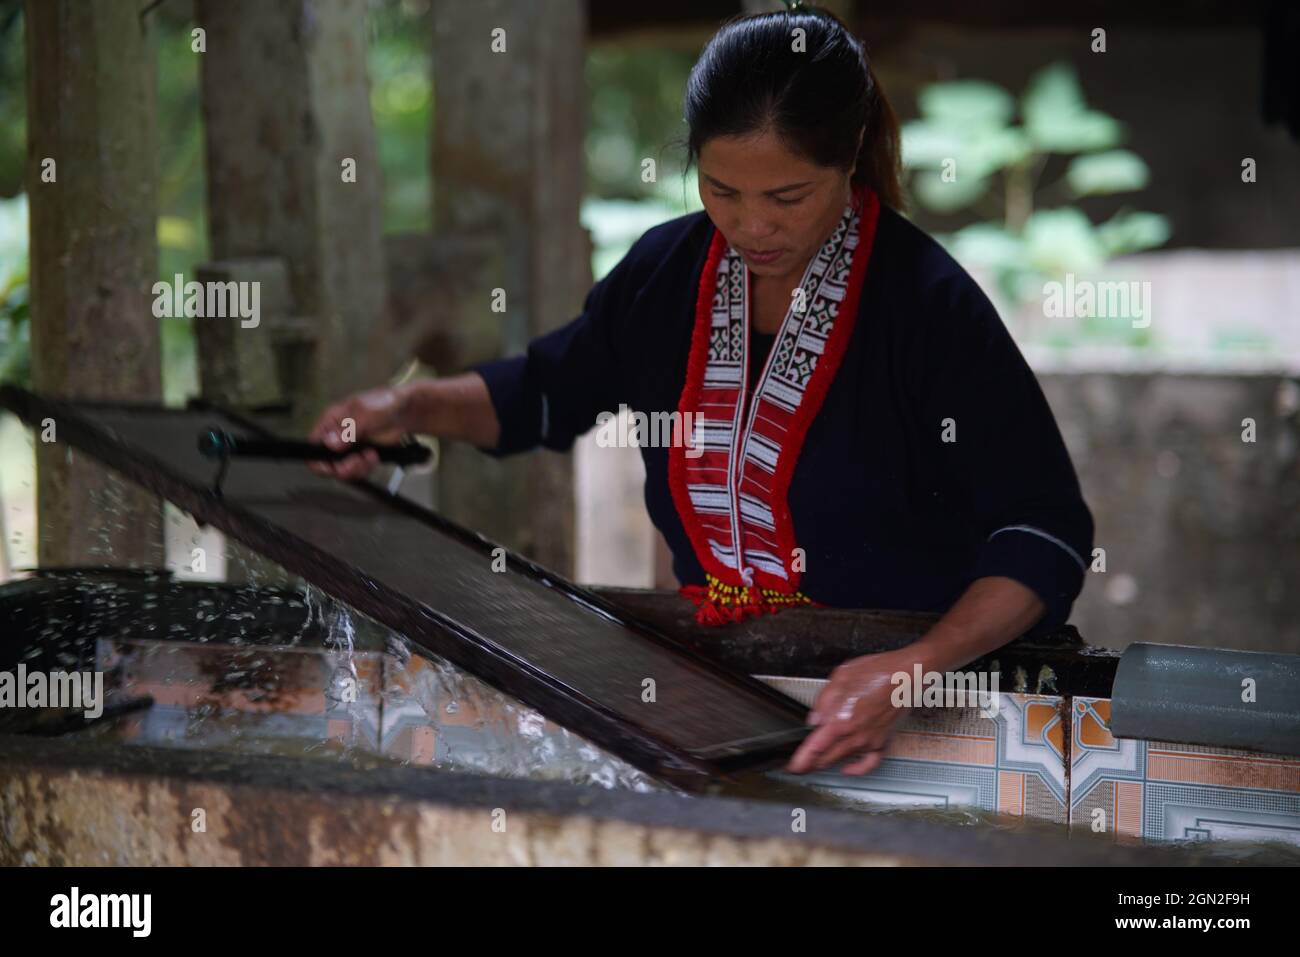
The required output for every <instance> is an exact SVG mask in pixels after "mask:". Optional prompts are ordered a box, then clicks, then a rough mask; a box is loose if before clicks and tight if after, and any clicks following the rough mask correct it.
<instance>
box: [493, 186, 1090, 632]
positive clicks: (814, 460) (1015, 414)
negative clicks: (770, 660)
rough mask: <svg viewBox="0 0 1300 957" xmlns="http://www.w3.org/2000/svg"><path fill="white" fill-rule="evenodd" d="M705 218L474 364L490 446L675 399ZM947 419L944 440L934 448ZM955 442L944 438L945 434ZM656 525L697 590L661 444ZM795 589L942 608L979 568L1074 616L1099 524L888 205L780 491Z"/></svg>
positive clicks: (1010, 358) (970, 298)
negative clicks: (843, 337) (569, 311)
mask: <svg viewBox="0 0 1300 957" xmlns="http://www.w3.org/2000/svg"><path fill="white" fill-rule="evenodd" d="M712 232H713V224H712V222H711V221H710V220H709V218H708V216H707V215H706V214H705V213H703V212H699V213H693V214H691V215H687V216H681V217H678V218H677V219H673V220H671V221H669V222H666V223H663V224H662V225H659V226H656V227H654V228H653V229H650V230H648V231H647V232H646V233H645V235H643V236H642V237H641V238H640V239H639V240H638V241H637V242H636V244H635V245H634V246H633V247H632V249H631V250H629V252H628V253H627V255H626V256H625V257H624V258H623V260H622V261H621V262H619V264H618V265H617V266H615V267H614V269H613V270H611V271H610V273H609V275H607V276H606V277H605V278H604V279H602V280H601V281H600V282H598V283H596V285H595V286H594V287H593V288H592V290H591V292H590V293H589V294H588V296H587V299H586V303H585V305H584V307H583V311H582V314H581V315H580V316H579V317H578V318H576V319H574V320H573V321H572V322H570V323H568V324H567V325H565V326H563V327H561V328H559V329H556V330H555V331H553V332H550V333H548V334H546V335H543V336H540V337H538V338H537V339H535V340H533V342H532V343H530V345H529V347H528V351H527V354H526V355H523V356H515V357H512V358H508V359H501V360H496V361H493V362H488V363H484V364H481V365H478V366H476V367H474V368H475V369H476V370H477V371H478V372H479V373H480V374H481V375H482V376H483V378H484V380H485V381H486V382H487V386H488V390H489V392H490V393H491V396H492V403H493V405H494V406H495V408H496V413H497V417H498V419H499V420H500V423H501V437H500V440H499V443H498V445H497V447H496V448H495V449H485V450H484V451H486V452H488V453H489V454H493V455H506V454H512V453H516V452H522V451H525V450H527V449H532V448H536V447H537V446H539V445H541V446H544V447H546V448H550V449H556V450H561V451H562V450H567V449H569V448H570V447H572V445H573V441H574V439H575V438H576V437H577V436H579V435H581V434H582V433H584V432H586V431H587V430H588V429H590V428H592V427H593V426H594V425H595V423H596V417H597V415H599V414H600V413H601V412H617V411H618V408H619V406H620V404H624V403H625V404H627V405H628V406H629V407H630V408H632V409H634V410H636V411H639V412H644V413H646V414H647V415H649V414H651V413H654V412H672V411H674V410H676V409H677V407H678V401H679V399H680V397H681V392H682V386H683V383H684V381H685V376H686V362H687V354H688V351H689V349H690V342H691V331H692V323H693V320H694V307H695V298H696V293H697V290H698V287H699V278H700V273H701V271H702V269H703V267H704V258H705V253H706V251H707V249H708V244H709V240H710V238H711V236H712ZM948 419H951V420H953V422H952V423H951V425H952V426H953V427H954V428H955V438H956V441H944V427H945V420H948ZM949 437H951V435H950V436H949ZM641 454H642V456H643V458H644V460H645V471H646V483H645V501H646V508H647V510H648V511H649V514H650V519H651V520H652V521H653V522H654V524H655V526H656V527H657V528H658V529H659V531H660V532H661V533H662V534H663V536H664V538H665V539H666V540H667V542H668V546H669V547H670V548H671V549H672V553H673V569H674V571H675V573H676V575H677V578H678V580H679V581H681V582H682V583H683V584H702V583H703V582H704V571H703V569H702V568H701V567H700V564H699V562H698V561H697V560H696V557H695V554H694V552H693V550H692V548H691V545H690V542H689V541H688V539H687V536H686V532H685V529H684V528H683V526H682V523H681V520H680V518H679V517H678V515H677V512H676V510H675V508H674V506H673V500H672V495H671V492H670V491H669V485H668V450H667V449H666V448H643V449H642V450H641ZM789 505H790V512H791V516H792V520H793V522H794V529H795V538H796V541H797V542H798V544H799V546H800V547H801V548H803V549H804V552H805V555H806V570H805V572H804V574H803V577H802V581H801V585H800V589H801V591H803V592H804V593H805V594H806V595H808V596H809V597H810V598H812V599H814V600H816V601H819V602H822V603H823V604H826V605H832V606H839V607H848V608H888V609H914V610H919V611H936V612H942V611H945V610H947V609H948V608H949V607H950V606H951V605H952V604H953V602H954V601H956V599H957V598H958V597H959V596H960V595H961V593H962V592H963V591H964V590H965V588H966V587H967V586H968V585H969V584H970V583H971V582H972V581H974V580H975V579H977V578H982V577H984V576H988V575H1001V576H1006V577H1008V578H1012V579H1014V580H1016V581H1019V582H1021V583H1023V584H1024V585H1026V586H1027V587H1029V588H1030V589H1032V590H1033V591H1034V592H1035V593H1036V594H1037V595H1038V596H1039V597H1040V598H1041V599H1042V600H1043V602H1044V603H1045V604H1046V606H1047V612H1046V614H1045V615H1044V617H1043V619H1042V620H1041V621H1040V622H1039V624H1038V626H1037V627H1035V628H1034V629H1033V631H1034V632H1041V631H1043V630H1046V629H1048V628H1052V627H1055V626H1057V625H1059V624H1061V623H1063V622H1065V620H1066V619H1067V617H1068V615H1069V612H1070V607H1071V605H1072V604H1073V602H1074V599H1075V598H1076V597H1077V596H1078V594H1079V591H1080V589H1081V588H1082V585H1083V580H1084V576H1085V574H1086V572H1087V565H1088V562H1089V561H1090V560H1091V551H1092V535H1093V523H1092V515H1091V514H1090V512H1089V510H1088V507H1087V505H1086V504H1085V503H1084V501H1083V497H1082V495H1081V493H1080V490H1079V482H1078V479H1077V477H1076V476H1075V472H1074V467H1073V465H1072V464H1071V462H1070V457H1069V454H1068V452H1067V451H1066V449H1065V445H1064V443H1063V442H1062V440H1061V435H1060V431H1059V430H1058V428H1057V426H1056V421H1055V419H1054V418H1053V417H1052V412H1051V410H1050V408H1049V407H1048V405H1047V401H1046V399H1045V398H1044V396H1043V393H1042V389H1041V388H1040V387H1039V385H1038V381H1037V380H1036V379H1035V378H1034V374H1033V372H1032V371H1031V370H1030V368H1029V366H1028V364H1027V363H1026V362H1025V360H1024V358H1023V357H1022V356H1021V354H1020V350H1019V349H1018V348H1017V347H1016V345H1015V342H1014V341H1013V340H1012V338H1011V336H1010V334H1009V333H1008V332H1007V329H1006V327H1005V326H1004V325H1003V324H1002V321H1001V319H999V317H998V315H997V312H996V311H995V310H994V308H993V306H992V305H991V304H990V302H989V301H988V299H987V298H986V297H985V296H984V294H983V293H982V292H981V291H980V289H979V287H978V286H977V285H976V283H975V281H974V280H973V279H971V278H970V276H969V275H968V274H967V273H966V272H965V271H964V270H963V269H962V268H961V266H959V265H958V264H957V262H956V261H955V260H953V259H952V257H951V256H949V255H948V253H947V252H946V251H945V250H944V249H943V248H942V247H941V246H940V245H939V244H938V243H937V242H935V241H934V240H933V239H931V238H930V237H929V236H927V235H926V234H925V233H923V232H922V231H921V230H920V229H918V228H917V227H915V226H914V225H912V224H911V223H910V222H908V221H907V220H906V219H905V218H904V217H903V216H901V215H899V214H898V213H896V212H894V211H893V210H890V209H888V208H884V207H882V209H881V213H880V220H879V223H878V225H877V232H876V237H875V243H874V246H873V249H872V253H871V259H870V261H869V263H868V265H867V273H866V277H865V280H864V284H863V289H862V296H861V300H860V303H859V313H858V318H857V321H856V323H855V326H854V329H853V333H852V337H851V339H850V341H849V344H848V349H847V352H846V353H845V356H844V359H843V362H842V364H841V366H840V368H839V370H838V372H837V374H836V377H835V379H834V381H833V382H832V383H831V386H830V390H829V392H828V393H827V395H826V398H825V401H824V402H823V404H822V407H821V409H820V411H819V412H818V414H817V416H816V418H815V419H814V420H813V422H812V425H811V426H810V428H809V431H808V434H807V438H806V439H805V442H804V447H803V450H802V453H801V455H800V458H799V461H798V464H797V466H796V468H795V472H794V476H793V478H792V480H791V483H790V491H789Z"/></svg>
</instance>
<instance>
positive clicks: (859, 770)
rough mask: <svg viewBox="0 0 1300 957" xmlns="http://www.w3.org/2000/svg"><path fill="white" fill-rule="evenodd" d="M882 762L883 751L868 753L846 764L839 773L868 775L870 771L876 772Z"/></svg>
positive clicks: (883, 758)
mask: <svg viewBox="0 0 1300 957" xmlns="http://www.w3.org/2000/svg"><path fill="white" fill-rule="evenodd" d="M884 760H885V752H884V751H883V750H881V751H868V752H867V753H866V754H864V755H863V756H862V757H861V758H860V759H859V760H857V761H854V762H852V763H850V764H846V765H844V767H842V768H840V773H841V774H853V775H858V774H870V773H871V772H872V771H874V770H876V768H878V767H880V764H881V762H882V761H884Z"/></svg>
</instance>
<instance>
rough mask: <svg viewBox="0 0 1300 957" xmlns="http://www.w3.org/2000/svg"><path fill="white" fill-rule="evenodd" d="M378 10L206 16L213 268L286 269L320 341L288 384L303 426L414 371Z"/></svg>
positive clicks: (232, 2) (249, 333)
mask: <svg viewBox="0 0 1300 957" xmlns="http://www.w3.org/2000/svg"><path fill="white" fill-rule="evenodd" d="M366 10H367V6H366V3H365V2H364V0H283V2H276V3H266V2H264V0H199V2H198V4H197V6H196V11H197V15H198V22H199V26H200V27H202V28H203V29H204V31H205V32H206V36H205V40H206V46H207V50H206V52H205V53H204V54H202V96H203V119H204V127H205V133H206V137H207V190H208V203H207V206H208V228H209V232H210V238H211V247H212V256H213V258H214V259H216V260H218V261H221V260H246V259H256V258H262V257H280V258H282V259H284V260H285V262H286V263H287V266H288V272H289V286H290V290H291V294H292V297H293V308H292V312H293V313H294V314H295V315H297V316H301V317H309V318H310V320H311V326H313V327H314V332H315V335H314V343H315V345H314V349H310V348H308V349H305V350H304V351H303V353H302V354H298V355H296V356H291V357H289V359H290V361H287V362H285V363H284V364H283V368H284V370H285V371H284V374H285V375H287V376H288V377H289V378H290V380H291V381H287V382H282V383H281V385H282V387H283V391H284V393H285V394H286V395H287V396H288V397H290V398H292V399H293V400H294V401H295V410H294V418H295V421H296V422H297V423H298V424H299V425H300V426H301V425H304V424H306V423H307V422H310V421H311V420H312V419H314V418H315V415H316V413H317V412H319V410H320V408H321V407H322V406H323V405H324V404H325V403H326V402H327V401H329V400H331V399H334V398H337V397H339V396H341V395H343V394H345V393H347V392H349V391H353V390H355V389H359V388H363V387H366V386H370V385H374V384H375V383H376V382H379V381H383V380H385V379H387V378H388V377H389V376H391V375H392V374H393V373H394V372H395V371H396V370H397V369H399V368H400V367H401V366H402V364H403V360H404V359H405V357H404V356H402V355H400V354H392V352H391V350H390V349H389V347H388V343H387V342H386V339H385V336H384V335H383V334H382V325H383V317H384V311H385V305H386V299H387V289H386V281H385V276H386V272H385V266H384V255H383V236H382V231H383V221H382V211H383V203H382V196H383V189H382V179H381V176H380V169H379V159H378V153H377V150H376V146H375V134H374V123H373V120H372V117H371V113H370V90H369V82H368V79H367V73H366V38H367V26H366ZM353 174H355V175H353ZM299 332H301V330H295V335H297V333H299ZM235 334H236V335H240V336H246V337H250V338H251V337H257V336H261V337H267V338H268V340H269V339H271V338H273V337H275V336H276V335H277V328H276V324H275V323H269V324H266V325H265V326H264V327H258V328H256V329H241V330H239V331H237V332H236V333H235ZM296 348H297V347H295V349H296ZM268 351H270V347H269V346H268V348H267V349H264V350H262V354H266V352H268ZM281 352H283V350H282V349H281ZM209 358H211V359H212V361H213V362H214V363H216V364H220V363H221V362H222V361H224V360H222V359H218V358H217V357H209ZM295 368H298V369H299V370H300V371H299V372H297V373H295V372H293V370H294V369H295ZM240 391H243V390H240ZM253 391H256V390H253Z"/></svg>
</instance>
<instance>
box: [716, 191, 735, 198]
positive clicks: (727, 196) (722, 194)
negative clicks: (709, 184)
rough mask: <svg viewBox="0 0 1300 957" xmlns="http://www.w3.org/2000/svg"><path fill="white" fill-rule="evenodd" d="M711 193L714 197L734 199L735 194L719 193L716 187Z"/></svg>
mask: <svg viewBox="0 0 1300 957" xmlns="http://www.w3.org/2000/svg"><path fill="white" fill-rule="evenodd" d="M712 193H713V196H714V198H715V199H734V198H735V196H736V194H735V193H720V192H718V191H717V190H716V189H715V190H712Z"/></svg>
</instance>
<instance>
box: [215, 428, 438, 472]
mask: <svg viewBox="0 0 1300 957" xmlns="http://www.w3.org/2000/svg"><path fill="white" fill-rule="evenodd" d="M368 449H373V450H374V451H375V452H377V453H379V461H381V462H387V463H389V464H390V465H403V466H406V465H423V464H424V463H425V462H427V461H429V455H430V452H429V449H428V447H427V446H424V445H421V444H420V443H419V442H416V441H414V440H411V441H408V442H402V443H400V444H398V445H382V444H379V443H376V442H355V443H353V444H351V445H349V446H348V447H347V448H346V449H343V450H342V451H335V450H334V449H331V448H329V447H328V446H324V445H318V444H317V443H315V442H300V441H296V440H294V439H258V438H246V437H244V436H239V435H231V434H230V433H229V432H226V431H223V430H222V429H205V430H204V431H202V432H200V433H199V452H200V453H202V454H203V455H205V456H207V457H208V458H210V459H228V458H262V459H302V460H304V461H310V462H337V461H338V460H339V459H344V458H347V457H348V456H349V455H355V454H356V453H358V452H364V451H366V450H368Z"/></svg>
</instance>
